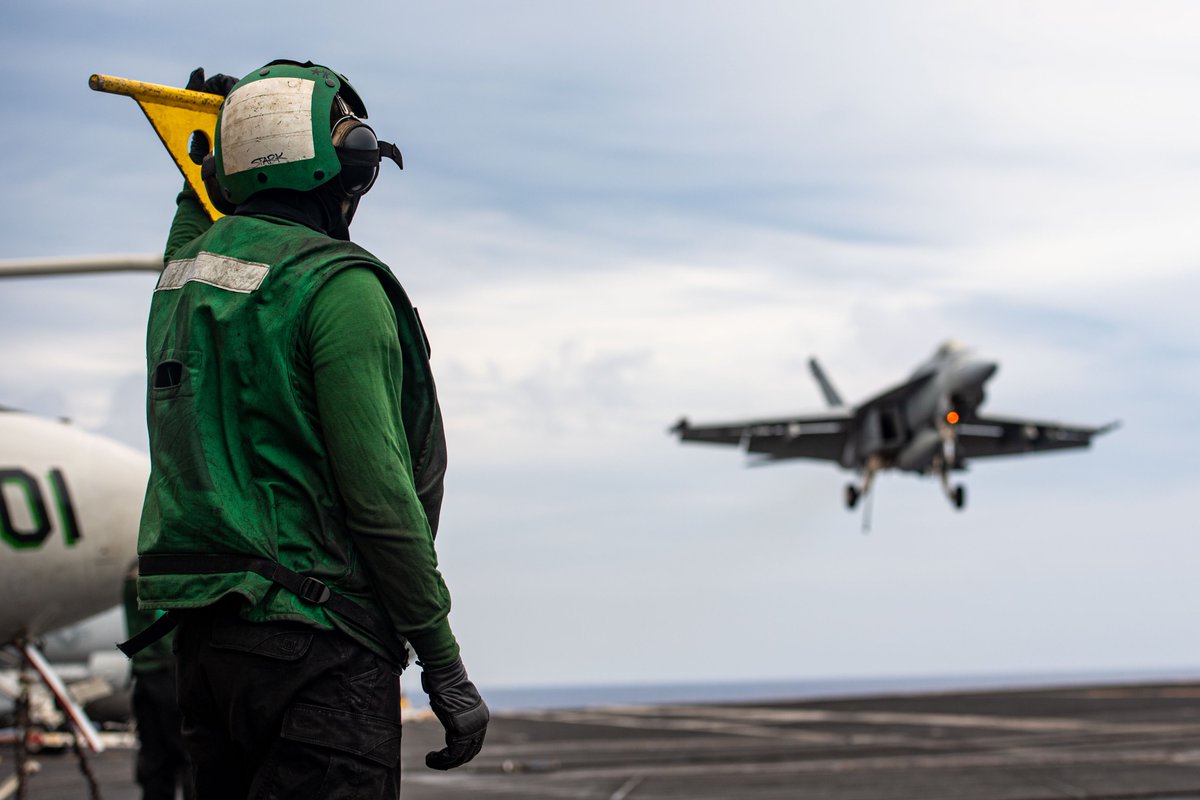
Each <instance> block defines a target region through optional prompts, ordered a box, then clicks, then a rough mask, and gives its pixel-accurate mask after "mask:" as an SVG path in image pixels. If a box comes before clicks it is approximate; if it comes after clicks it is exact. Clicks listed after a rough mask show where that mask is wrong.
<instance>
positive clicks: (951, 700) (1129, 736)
mask: <svg viewBox="0 0 1200 800" xmlns="http://www.w3.org/2000/svg"><path fill="white" fill-rule="evenodd" d="M440 736H441V728H440V726H439V725H438V724H437V722H436V720H433V719H431V718H417V719H412V720H409V721H407V722H406V723H405V728H404V769H405V774H404V788H403V791H402V793H401V795H402V797H403V798H405V800H462V799H465V798H475V797H486V798H498V799H505V798H511V800H536V799H537V798H564V799H565V798H576V799H577V800H591V799H592V798H595V799H596V800H667V798H671V800H683V799H684V798H688V799H689V800H702V799H703V798H713V799H714V800H716V799H717V798H720V800H767V799H768V798H771V799H772V800H774V799H776V798H779V799H782V798H804V799H807V798H813V799H819V800H1051V799H1057V798H1109V799H1110V800H1115V799H1116V798H1143V799H1145V798H1195V800H1200V682H1197V683H1164V684H1153V685H1147V684H1140V685H1104V686H1084V687H1070V688H1054V689H1041V690H1015V691H1002V692H997V691H987V692H957V693H943V694H921V695H892V696H886V697H883V696H881V697H865V698H856V699H841V700H824V701H821V700H803V701H794V702H790V701H772V702H754V703H738V704H703V705H690V704H689V705H663V706H606V707H597V708H576V709H555V710H544V711H527V712H505V713H502V714H496V715H495V717H494V719H493V724H492V726H491V728H490V729H489V732H488V741H487V744H486V745H485V747H484V750H483V752H482V754H480V756H479V757H478V758H476V759H475V761H473V762H472V763H471V764H469V765H468V766H466V767H464V768H462V769H459V770H454V771H452V772H448V773H439V772H433V771H430V770H428V769H426V768H425V767H424V764H423V758H424V753H425V752H426V751H427V750H430V749H434V748H436V747H438V746H439V738H440ZM3 757H4V762H3V765H2V767H0V771H2V773H3V776H4V777H7V776H8V775H9V774H10V773H11V771H12V760H11V757H10V754H9V753H4V754H3ZM38 761H39V762H40V764H41V771H40V773H39V774H37V775H36V776H34V777H33V778H32V779H31V780H30V783H29V791H28V795H27V796H28V798H30V800H66V798H71V799H72V800H75V798H86V797H88V794H87V788H86V784H85V783H84V782H83V778H82V777H81V775H80V773H79V771H78V767H77V764H76V760H75V758H74V757H73V756H72V755H71V754H70V753H66V754H62V755H53V756H51V755H45V754H43V755H41V756H39V757H38ZM90 761H91V767H92V770H93V771H94V773H95V774H96V776H97V778H98V780H99V782H100V785H101V788H102V791H103V797H104V798H106V800H132V799H133V798H136V797H138V796H139V795H138V792H137V788H136V786H135V785H134V783H133V780H132V775H133V752H132V751H131V750H129V749H120V748H112V749H110V750H109V751H107V752H105V753H104V754H102V755H100V756H95V757H92V758H91V760H90Z"/></svg>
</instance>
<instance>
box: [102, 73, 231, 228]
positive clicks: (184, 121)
mask: <svg viewBox="0 0 1200 800" xmlns="http://www.w3.org/2000/svg"><path fill="white" fill-rule="evenodd" d="M88 85H89V86H91V87H92V89H94V90H96V91H97V92H107V93H109V94H123V95H125V96H127V97H132V98H133V99H134V100H135V101H137V104H138V106H140V107H141V109H142V111H143V112H144V113H145V114H146V119H148V120H150V125H151V126H153V128H154V132H155V133H157V134H158V138H159V139H161V140H162V143H163V146H164V147H166V148H167V152H168V153H170V154H171V159H172V160H173V161H174V162H175V166H177V167H179V171H180V172H182V173H183V177H184V178H185V179H186V180H187V182H188V185H189V186H191V187H192V190H193V191H194V192H195V193H196V195H197V196H198V197H199V198H200V202H201V203H203V204H204V208H205V210H207V211H208V215H209V216H210V217H212V218H213V220H214V221H215V220H217V219H218V218H220V217H221V212H220V211H217V209H215V208H213V205H212V203H211V202H209V199H208V192H206V191H205V190H204V182H203V181H201V180H200V165H199V164H197V163H195V162H194V161H192V157H191V156H190V155H189V144H190V143H191V140H192V137H193V136H203V137H204V141H205V142H207V146H208V149H209V150H210V151H211V150H212V142H213V135H214V133H215V132H216V129H217V112H218V111H220V109H221V102H222V100H224V98H222V97H220V96H218V95H215V94H207V93H205V92H192V91H188V90H187V89H176V88H174V87H173V86H159V85H158V84H156V83H143V82H142V81H131V80H129V79H127V78H114V77H113V76H111V75H93V76H92V77H91V78H89V79H88Z"/></svg>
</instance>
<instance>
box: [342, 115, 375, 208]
mask: <svg viewBox="0 0 1200 800" xmlns="http://www.w3.org/2000/svg"><path fill="white" fill-rule="evenodd" d="M332 138H333V148H334V150H335V151H336V152H337V156H338V161H339V162H341V165H342V170H341V172H339V173H338V176H337V181H338V187H339V188H340V190H341V193H342V194H343V195H344V196H346V197H347V198H355V197H362V196H363V195H364V194H366V193H367V191H368V190H369V189H370V188H371V187H372V186H373V185H374V184H375V178H376V177H378V176H379V140H378V139H377V138H376V137H375V131H373V130H371V127H370V126H369V125H367V124H366V123H364V122H362V121H360V120H358V119H356V118H354V117H345V118H343V119H342V120H340V121H338V123H337V124H336V125H334V126H333V132H332Z"/></svg>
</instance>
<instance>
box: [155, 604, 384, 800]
mask: <svg viewBox="0 0 1200 800" xmlns="http://www.w3.org/2000/svg"><path fill="white" fill-rule="evenodd" d="M175 650H176V655H177V657H178V673H179V707H180V711H181V712H182V716H183V744H184V749H185V750H186V751H187V754H188V758H189V759H190V761H191V767H192V775H193V778H194V781H195V789H196V794H195V797H196V800H241V798H247V800H283V799H284V798H287V799H288V800H294V799H297V798H323V800H350V798H354V800H359V798H370V800H385V799H386V800H393V798H397V797H399V795H400V680H399V674H398V673H397V671H396V670H395V668H394V667H393V666H392V665H391V664H389V663H388V662H387V661H386V660H384V659H383V658H381V657H379V656H377V655H376V654H375V653H373V652H372V651H371V650H369V649H367V648H366V647H364V646H362V645H360V644H359V643H357V642H356V641H354V640H353V639H351V638H350V637H348V636H345V635H344V634H341V633H338V632H335V631H321V630H317V629H315V628H311V627H308V626H305V625H301V624H298V623H284V622H280V623H250V622H245V621H243V620H241V619H240V618H239V617H237V616H236V614H235V613H233V612H232V610H231V609H230V608H229V607H228V606H223V605H222V606H218V607H217V608H216V609H215V610H202V611H192V612H184V613H181V614H180V624H179V630H178V632H177V633H176V637H175Z"/></svg>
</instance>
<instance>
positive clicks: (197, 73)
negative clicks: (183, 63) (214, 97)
mask: <svg viewBox="0 0 1200 800" xmlns="http://www.w3.org/2000/svg"><path fill="white" fill-rule="evenodd" d="M237 82H238V79H237V78H235V77H233V76H232V75H223V74H221V73H220V72H218V73H217V74H216V75H213V76H212V77H211V78H209V79H208V80H205V79H204V67H196V68H195V69H194V70H192V74H191V75H189V76H188V82H187V86H184V87H183V88H185V89H187V90H188V91H189V92H204V93H205V94H219V95H221V97H228V96H229V90H230V89H232V88H233V87H234V84H236V83H237Z"/></svg>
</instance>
